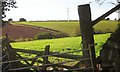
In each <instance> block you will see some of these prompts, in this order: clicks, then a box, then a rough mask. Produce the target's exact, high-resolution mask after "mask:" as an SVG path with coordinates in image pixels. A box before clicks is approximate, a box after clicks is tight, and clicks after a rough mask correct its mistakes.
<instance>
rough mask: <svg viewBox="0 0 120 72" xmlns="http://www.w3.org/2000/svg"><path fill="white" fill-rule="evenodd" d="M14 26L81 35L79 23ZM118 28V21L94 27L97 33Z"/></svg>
mask: <svg viewBox="0 0 120 72" xmlns="http://www.w3.org/2000/svg"><path fill="white" fill-rule="evenodd" d="M14 24H27V25H33V26H41V27H46V28H50V29H54V30H58V31H61V32H64V33H67V34H68V35H70V36H77V35H79V33H80V27H79V22H78V21H76V22H15V23H14ZM117 27H118V21H100V22H99V23H97V24H96V25H95V26H94V30H95V32H98V33H106V32H114V31H115V30H116V29H117Z"/></svg>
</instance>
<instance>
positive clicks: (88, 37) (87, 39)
mask: <svg viewBox="0 0 120 72" xmlns="http://www.w3.org/2000/svg"><path fill="white" fill-rule="evenodd" d="M78 14H79V18H80V29H81V34H82V43H83V49H89V45H91V44H94V38H93V28H92V24H91V22H92V21H91V11H90V5H89V4H85V5H79V6H78ZM90 49H91V53H92V62H93V63H94V64H93V65H94V69H96V62H95V60H96V56H95V48H94V45H93V46H90ZM83 57H84V58H90V54H89V51H83ZM85 65H86V66H91V61H90V60H85Z"/></svg>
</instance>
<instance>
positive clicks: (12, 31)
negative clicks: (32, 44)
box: [0, 24, 49, 39]
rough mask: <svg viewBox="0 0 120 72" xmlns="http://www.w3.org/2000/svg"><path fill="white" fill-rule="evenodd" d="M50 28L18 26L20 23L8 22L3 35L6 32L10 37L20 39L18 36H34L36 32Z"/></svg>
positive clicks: (3, 29) (3, 28)
mask: <svg viewBox="0 0 120 72" xmlns="http://www.w3.org/2000/svg"><path fill="white" fill-rule="evenodd" d="M48 31H49V30H46V29H44V28H33V27H28V26H18V25H12V24H6V25H5V26H3V27H2V31H1V32H2V34H0V35H2V36H4V35H5V34H8V36H9V37H11V38H12V39H18V38H34V37H35V35H36V34H38V33H40V32H48Z"/></svg>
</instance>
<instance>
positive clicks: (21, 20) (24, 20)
mask: <svg viewBox="0 0 120 72" xmlns="http://www.w3.org/2000/svg"><path fill="white" fill-rule="evenodd" d="M19 21H20V22H26V21H27V20H26V19H25V18H20V19H19Z"/></svg>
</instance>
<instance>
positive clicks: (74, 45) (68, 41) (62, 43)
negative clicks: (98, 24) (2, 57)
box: [11, 34, 110, 56]
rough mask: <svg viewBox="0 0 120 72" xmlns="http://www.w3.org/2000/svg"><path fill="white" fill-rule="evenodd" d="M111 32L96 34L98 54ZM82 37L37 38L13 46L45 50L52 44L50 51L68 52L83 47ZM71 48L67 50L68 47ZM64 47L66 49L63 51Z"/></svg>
mask: <svg viewBox="0 0 120 72" xmlns="http://www.w3.org/2000/svg"><path fill="white" fill-rule="evenodd" d="M109 36H110V34H98V35H94V38H95V43H97V45H96V54H97V56H98V55H99V50H100V49H101V45H102V44H103V43H104V42H105V41H106V40H107V38H108V37H109ZM80 43H81V37H68V38H59V39H46V40H35V41H28V42H15V43H11V45H12V47H13V48H21V49H29V50H39V51H44V48H45V46H46V45H50V51H53V52H68V51H73V50H80V49H81V45H80ZM68 48H69V49H70V50H67V49H68ZM63 49H64V51H63Z"/></svg>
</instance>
